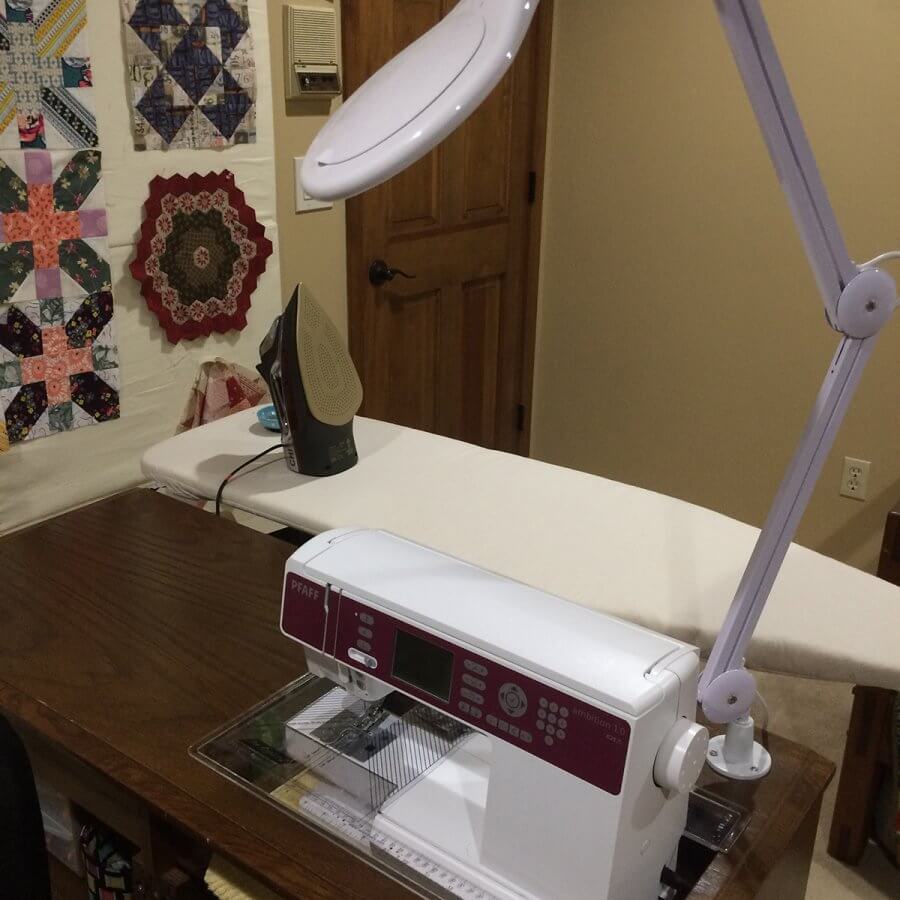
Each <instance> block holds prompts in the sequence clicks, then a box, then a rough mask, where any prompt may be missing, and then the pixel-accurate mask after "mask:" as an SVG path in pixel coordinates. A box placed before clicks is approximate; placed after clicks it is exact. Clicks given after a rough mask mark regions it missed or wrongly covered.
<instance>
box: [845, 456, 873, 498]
mask: <svg viewBox="0 0 900 900" xmlns="http://www.w3.org/2000/svg"><path fill="white" fill-rule="evenodd" d="M871 468H872V463H870V462H868V461H867V460H865V459H853V458H852V457H850V456H845V457H844V474H843V475H842V476H841V496H842V497H850V498H851V499H852V500H867V499H868V497H869V470H870V469H871Z"/></svg>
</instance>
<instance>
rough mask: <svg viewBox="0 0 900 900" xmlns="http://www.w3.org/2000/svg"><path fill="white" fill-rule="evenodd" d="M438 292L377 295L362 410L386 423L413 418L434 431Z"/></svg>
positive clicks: (426, 429) (437, 352) (437, 358)
mask: <svg viewBox="0 0 900 900" xmlns="http://www.w3.org/2000/svg"><path fill="white" fill-rule="evenodd" d="M440 306H441V292H440V291H431V292H428V293H424V294H418V295H415V294H413V295H410V296H407V297H397V296H391V295H390V294H382V295H381V296H379V297H378V299H377V300H376V305H375V321H374V334H373V340H372V347H371V353H370V362H369V367H368V370H367V372H366V375H367V378H366V381H367V382H368V384H369V385H370V386H371V388H370V391H369V402H368V404H367V410H366V415H369V416H372V417H373V418H376V419H382V420H384V421H387V422H406V421H415V422H421V423H422V424H421V425H420V426H418V427H421V428H423V429H424V430H425V431H434V430H435V425H436V421H435V403H434V391H433V389H432V388H431V385H432V384H433V383H434V378H435V373H436V372H437V366H438V360H439V358H440V354H439V349H438V345H437V341H438V335H439V333H440V331H439V327H438V316H439V314H440Z"/></svg>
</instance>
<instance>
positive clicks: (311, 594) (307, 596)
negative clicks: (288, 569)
mask: <svg viewBox="0 0 900 900" xmlns="http://www.w3.org/2000/svg"><path fill="white" fill-rule="evenodd" d="M291 591H292V592H293V593H294V594H297V595H298V596H300V597H302V598H303V599H304V600H321V599H322V588H321V587H319V585H317V584H313V583H312V582H310V581H307V580H306V579H305V578H298V577H297V576H296V575H292V576H291Z"/></svg>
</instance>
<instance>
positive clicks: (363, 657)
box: [347, 647, 378, 669]
mask: <svg viewBox="0 0 900 900" xmlns="http://www.w3.org/2000/svg"><path fill="white" fill-rule="evenodd" d="M347 656H349V657H350V659H352V660H353V661H354V662H358V663H359V664H360V665H362V666H365V667H366V668H367V669H377V668H378V660H377V659H375V657H374V656H369V655H368V654H367V653H360V652H359V650H354V649H353V647H351V648H350V649H349V650H348V651H347Z"/></svg>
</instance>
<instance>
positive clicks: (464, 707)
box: [459, 700, 471, 713]
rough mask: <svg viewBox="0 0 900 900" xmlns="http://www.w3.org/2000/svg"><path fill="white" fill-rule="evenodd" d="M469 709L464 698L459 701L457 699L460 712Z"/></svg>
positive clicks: (465, 711)
mask: <svg viewBox="0 0 900 900" xmlns="http://www.w3.org/2000/svg"><path fill="white" fill-rule="evenodd" d="M469 709H471V707H470V706H469V704H468V703H466V701H465V700H460V701H459V711H460V712H464V713H467V712H468V711H469Z"/></svg>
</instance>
